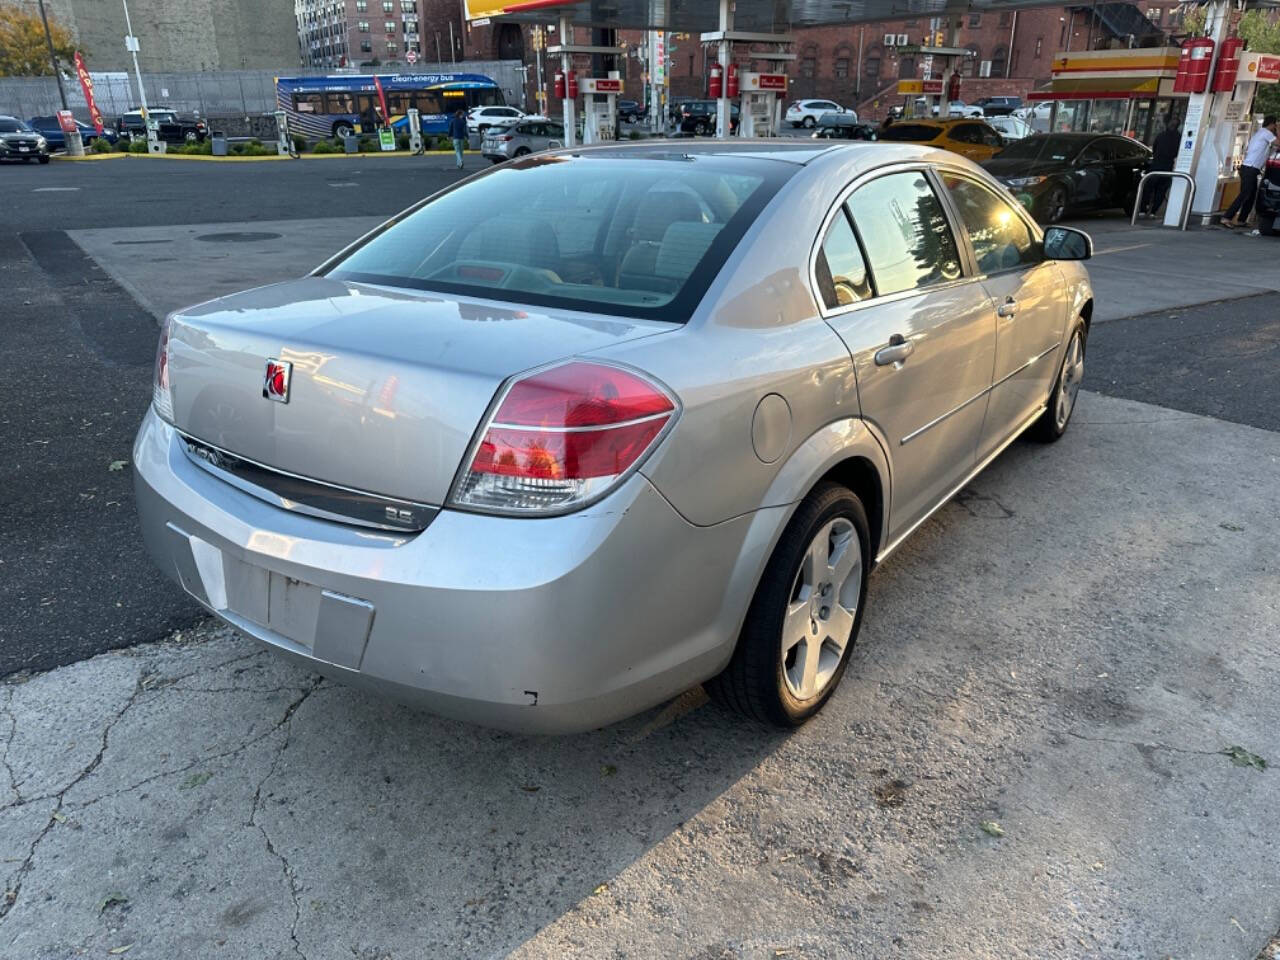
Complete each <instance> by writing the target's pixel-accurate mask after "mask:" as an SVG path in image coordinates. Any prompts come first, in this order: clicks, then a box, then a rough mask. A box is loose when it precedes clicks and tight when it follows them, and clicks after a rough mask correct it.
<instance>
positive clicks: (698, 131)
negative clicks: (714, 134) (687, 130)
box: [693, 120, 707, 137]
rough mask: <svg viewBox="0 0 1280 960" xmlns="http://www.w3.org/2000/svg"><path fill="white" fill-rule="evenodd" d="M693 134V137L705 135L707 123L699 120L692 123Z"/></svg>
mask: <svg viewBox="0 0 1280 960" xmlns="http://www.w3.org/2000/svg"><path fill="white" fill-rule="evenodd" d="M693 135H694V136H695V137H705V136H706V135H707V125H706V124H705V123H703V122H702V121H701V120H699V121H698V122H697V123H695V124H694V125H693Z"/></svg>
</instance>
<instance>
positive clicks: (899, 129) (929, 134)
mask: <svg viewBox="0 0 1280 960" xmlns="http://www.w3.org/2000/svg"><path fill="white" fill-rule="evenodd" d="M941 132H942V128H941V127H931V126H929V125H928V124H924V123H895V124H892V125H891V126H890V127H889V129H888V130H882V131H880V139H881V140H897V141H899V142H902V143H928V142H929V141H930V140H933V139H934V138H935V137H937V136H938V134H940V133H941Z"/></svg>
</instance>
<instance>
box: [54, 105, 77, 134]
mask: <svg viewBox="0 0 1280 960" xmlns="http://www.w3.org/2000/svg"><path fill="white" fill-rule="evenodd" d="M58 126H60V127H61V128H62V132H63V133H75V132H76V118H75V117H74V116H72V115H71V111H70V110H59V111H58Z"/></svg>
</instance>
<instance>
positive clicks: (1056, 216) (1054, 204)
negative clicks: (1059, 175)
mask: <svg viewBox="0 0 1280 960" xmlns="http://www.w3.org/2000/svg"><path fill="white" fill-rule="evenodd" d="M1066 212H1067V188H1066V187H1064V186H1062V184H1054V185H1053V186H1052V187H1050V188H1049V192H1048V193H1046V194H1045V195H1044V199H1043V200H1041V201H1040V214H1039V216H1038V217H1037V218H1036V219H1037V220H1039V221H1040V222H1041V223H1057V222H1058V221H1059V220H1061V219H1062V215H1063V214H1064V213H1066Z"/></svg>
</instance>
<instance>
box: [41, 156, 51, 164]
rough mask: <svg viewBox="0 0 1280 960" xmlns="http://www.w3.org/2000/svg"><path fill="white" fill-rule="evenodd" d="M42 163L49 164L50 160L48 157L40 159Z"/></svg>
mask: <svg viewBox="0 0 1280 960" xmlns="http://www.w3.org/2000/svg"><path fill="white" fill-rule="evenodd" d="M40 162H41V163H48V162H49V158H48V157H41V158H40Z"/></svg>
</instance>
